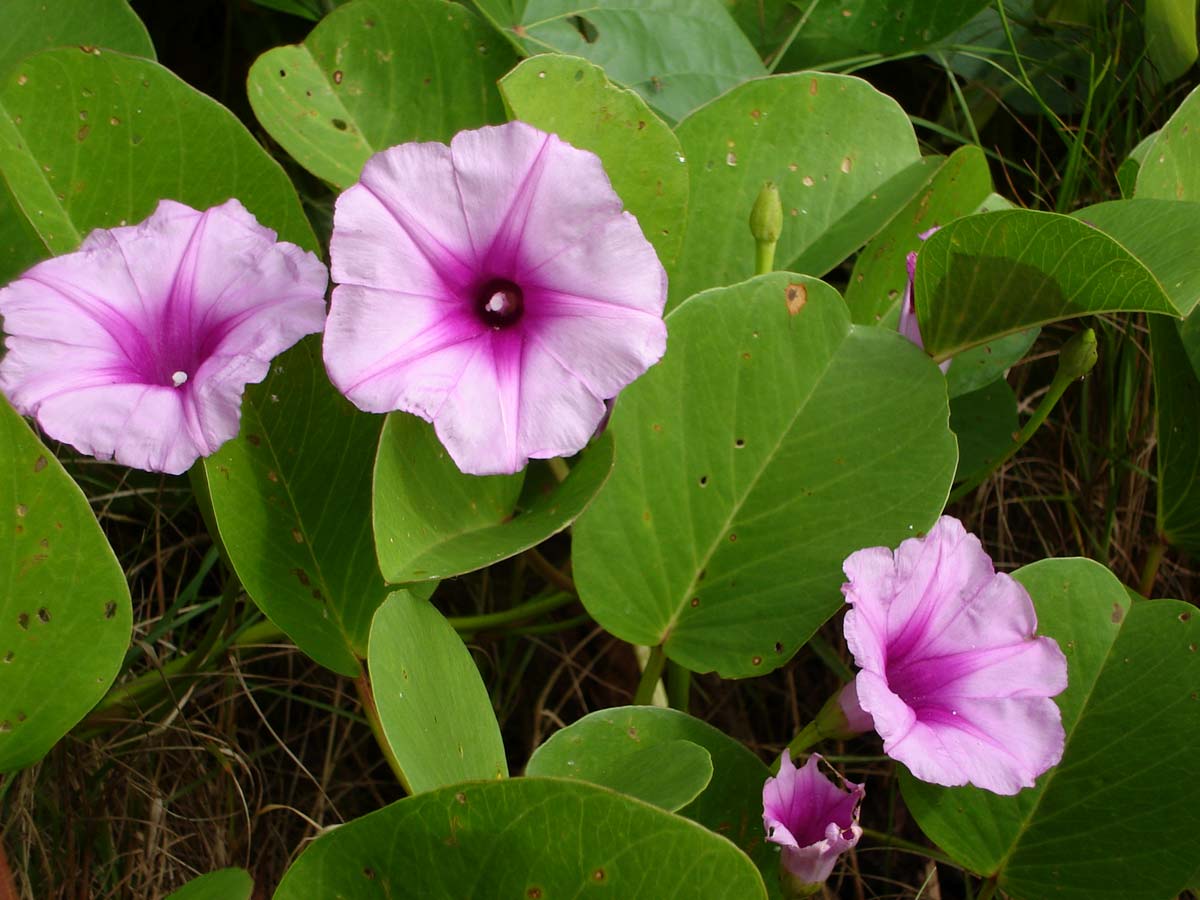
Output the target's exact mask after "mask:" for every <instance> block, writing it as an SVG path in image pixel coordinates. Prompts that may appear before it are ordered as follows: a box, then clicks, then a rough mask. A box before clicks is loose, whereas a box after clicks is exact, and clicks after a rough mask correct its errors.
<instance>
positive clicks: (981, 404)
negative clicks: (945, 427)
mask: <svg viewBox="0 0 1200 900" xmlns="http://www.w3.org/2000/svg"><path fill="white" fill-rule="evenodd" d="M950 430H951V431H953V432H954V434H955V436H956V437H957V438H958V471H957V472H955V473H954V480H955V481H963V480H965V479H968V478H972V477H974V476H976V475H981V474H983V473H984V472H986V471H987V470H988V469H990V468H991V467H992V466H993V465H995V463H996V461H997V460H998V459H999V458H1000V457H1001V456H1002V455H1003V454H1004V451H1005V450H1007V449H1008V448H1009V447H1010V446H1011V445H1012V442H1013V435H1014V434H1016V433H1017V431H1019V430H1020V425H1019V424H1018V422H1017V398H1016V396H1015V395H1014V394H1013V390H1012V388H1011V387H1009V386H1008V382H1007V381H1005V380H1004V379H1003V378H997V379H995V380H994V381H991V382H990V383H988V384H987V385H986V386H984V387H982V388H979V390H976V391H971V392H970V393H969V394H962V395H960V396H958V397H951V398H950Z"/></svg>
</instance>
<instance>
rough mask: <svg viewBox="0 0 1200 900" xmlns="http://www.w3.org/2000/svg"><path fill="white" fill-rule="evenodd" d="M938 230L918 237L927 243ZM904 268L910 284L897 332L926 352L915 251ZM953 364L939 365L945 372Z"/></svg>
mask: <svg viewBox="0 0 1200 900" xmlns="http://www.w3.org/2000/svg"><path fill="white" fill-rule="evenodd" d="M937 230H938V228H937V226H934V227H933V228H930V229H929V230H928V231H922V232H921V233H920V234H919V235H917V237H919V238H920V239H921V240H923V241H927V240H929V238H930V236H931V235H933V234H934V233H935V232H936V231H937ZM904 266H905V268H906V269H907V270H908V283H907V284H906V285H905V287H904V298H903V299H902V300H901V301H900V323H899V324H898V325H897V326H896V330H897V331H899V332H900V333H901V334H902V335H904V336H905V337H906V338H908V339H909V340H910V341H912V342H913V343H914V344H916V345H917V346H918V347H920V348H921V349H922V350H924V349H925V342H924V341H923V340H922V339H921V328H920V326H919V325H918V324H917V304H916V298H915V296H914V288H913V281H914V280H915V279H916V277H917V254H916V252H915V251H914V252H912V253H909V254H907V255H906V256H905V257H904ZM951 362H952V360H949V359H947V360H944V361H943V362H941V363H939V364H938V368H939V369H941V370H942V371H943V372H945V371H946V370H947V369H949V368H950V363H951Z"/></svg>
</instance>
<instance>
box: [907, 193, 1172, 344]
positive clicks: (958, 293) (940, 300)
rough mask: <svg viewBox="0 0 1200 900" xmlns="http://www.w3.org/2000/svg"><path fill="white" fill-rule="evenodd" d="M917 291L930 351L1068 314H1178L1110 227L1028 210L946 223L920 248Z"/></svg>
mask: <svg viewBox="0 0 1200 900" xmlns="http://www.w3.org/2000/svg"><path fill="white" fill-rule="evenodd" d="M915 290H916V296H917V297H919V298H920V300H919V301H918V303H917V318H918V321H919V323H920V327H921V337H922V339H923V340H924V342H925V349H926V350H927V351H928V352H929V353H930V354H932V355H933V357H934V358H935V359H948V358H949V357H952V356H955V355H957V354H959V353H962V352H963V351H964V350H969V349H970V348H971V347H975V346H978V345H980V344H985V343H987V342H989V341H992V340H995V339H996V338H998V337H1003V336H1004V335H1007V334H1012V333H1013V332H1016V331H1022V330H1024V329H1027V328H1031V327H1033V326H1035V325H1045V324H1046V323H1048V322H1055V321H1058V320H1060V319H1069V318H1072V317H1074V316H1084V315H1090V314H1093V313H1102V312H1161V313H1168V314H1172V315H1178V314H1179V310H1178V309H1177V308H1176V307H1175V305H1174V304H1173V303H1172V302H1171V299H1170V298H1169V297H1168V296H1167V295H1166V294H1165V293H1164V292H1163V289H1162V287H1161V285H1159V283H1158V282H1157V281H1156V280H1155V278H1154V276H1153V275H1152V274H1151V273H1150V272H1149V271H1148V270H1147V269H1146V267H1145V266H1144V265H1143V264H1142V263H1141V262H1139V261H1138V259H1137V258H1136V257H1134V256H1133V255H1132V254H1130V253H1129V251H1127V250H1126V249H1125V248H1124V247H1122V246H1121V245H1120V244H1118V243H1117V242H1116V241H1114V240H1113V239H1112V238H1110V237H1108V235H1106V234H1104V233H1103V232H1101V231H1100V230H1098V229H1096V228H1092V227H1090V226H1088V225H1085V224H1084V223H1082V222H1080V221H1078V220H1077V219H1072V218H1070V217H1069V216H1062V215H1058V214H1057V213H1047V212H1032V211H1029V210H1009V211H1007V212H1004V211H1001V212H989V213H984V214H982V215H976V216H968V217H967V218H965V219H959V220H958V221H957V222H952V223H951V224H950V225H947V226H946V227H945V228H943V229H942V230H941V231H939V232H938V233H937V234H935V235H933V236H932V237H931V238H930V239H929V240H928V241H926V242H925V247H924V248H923V249H922V250H921V261H920V264H919V265H918V266H917V278H916V286H915Z"/></svg>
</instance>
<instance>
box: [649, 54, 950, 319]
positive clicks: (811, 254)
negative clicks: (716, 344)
mask: <svg viewBox="0 0 1200 900" xmlns="http://www.w3.org/2000/svg"><path fill="white" fill-rule="evenodd" d="M676 132H677V134H678V135H679V141H680V143H681V144H682V145H683V153H684V156H685V157H687V160H688V168H689V171H690V173H691V183H692V194H691V200H690V202H689V204H688V224H687V229H686V232H685V234H684V242H683V252H682V254H681V255H680V259H679V264H678V266H677V267H676V272H675V273H674V278H673V279H672V281H671V301H670V302H671V303H672V304H677V303H679V302H680V301H682V300H683V299H684V298H686V297H689V296H691V295H692V294H694V293H696V292H697V291H702V290H705V289H707V288H711V287H714V286H717V285H723V284H731V283H733V282H737V281H742V280H743V279H745V278H748V277H749V276H750V275H752V274H754V238H753V237H752V236H751V234H750V228H749V226H748V225H747V219H748V218H749V216H750V210H751V208H752V207H753V205H754V201H755V199H756V198H757V197H758V194H759V191H761V190H762V186H763V184H764V182H768V181H770V182H773V183H774V184H775V185H777V186H778V187H779V194H780V200H781V201H782V203H783V210H784V221H783V233H782V235H781V236H780V239H779V244H778V247H777V249H776V256H775V261H776V264H777V266H778V268H780V269H786V270H792V271H800V272H807V273H809V274H812V275H821V274H823V273H824V272H825V271H827V270H828V269H829V268H830V267H832V266H833V265H836V264H837V263H838V262H840V261H841V260H842V259H845V258H846V257H847V256H849V255H850V254H851V253H853V252H854V251H855V250H857V249H858V248H859V247H861V246H862V245H863V244H864V243H866V241H867V240H868V239H870V238H871V237H872V236H873V235H874V234H875V233H876V232H877V231H878V230H879V229H880V227H882V225H883V224H885V223H886V222H887V221H888V220H889V219H890V218H891V217H892V216H893V215H894V214H895V213H896V211H897V210H899V209H900V208H902V207H903V206H904V205H905V204H906V203H907V202H908V200H909V199H910V198H911V197H912V196H913V194H914V193H915V192H916V191H917V190H919V188H920V186H921V184H922V183H924V181H925V180H926V178H927V177H928V172H927V167H926V166H925V164H923V163H921V161H920V153H919V152H918V150H917V139H916V136H915V135H914V134H913V129H912V125H911V124H909V121H908V116H906V115H905V113H904V110H902V109H901V108H900V105H899V104H898V103H896V101H895V100H893V99H892V98H891V97H888V96H885V95H884V94H881V93H879V91H877V90H875V88H873V87H871V86H870V85H869V84H868V83H867V82H865V81H863V80H862V79H859V78H852V77H849V76H846V75H826V74H822V73H816V72H807V73H802V74H795V75H779V76H773V77H771V78H760V79H758V80H756V81H751V82H749V83H747V84H744V85H742V86H740V87H738V88H735V89H734V90H732V91H730V92H729V93H727V94H725V95H724V96H722V97H720V98H718V99H716V100H714V101H713V102H712V103H709V104H708V105H707V106H705V107H703V108H701V109H698V110H697V111H696V112H695V113H693V114H692V115H690V116H689V117H688V118H687V119H685V120H684V121H682V122H680V123H679V127H678V129H677V130H676ZM894 177H898V178H899V182H900V184H899V187H893V188H892V189H891V190H890V191H888V192H886V196H885V197H882V198H879V199H876V198H875V196H874V195H876V194H878V192H880V191H881V190H882V189H883V188H884V186H885V184H886V183H887V182H888V181H889V180H890V179H892V178H894ZM845 219H850V221H851V227H842V226H843V224H844V223H843V220H845ZM831 233H832V237H831V236H830V234H831Z"/></svg>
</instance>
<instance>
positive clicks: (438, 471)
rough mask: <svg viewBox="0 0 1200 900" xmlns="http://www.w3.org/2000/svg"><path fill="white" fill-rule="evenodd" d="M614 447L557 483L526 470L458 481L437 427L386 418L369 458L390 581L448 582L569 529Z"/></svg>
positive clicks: (605, 441) (600, 449)
mask: <svg viewBox="0 0 1200 900" xmlns="http://www.w3.org/2000/svg"><path fill="white" fill-rule="evenodd" d="M612 461H613V446H612V439H611V437H610V436H608V435H603V436H601V437H600V438H599V439H598V440H596V441H594V442H593V443H592V445H591V446H590V447H589V448H588V449H587V450H585V451H584V452H583V453H582V454H581V455H580V456H579V458H578V460H577V462H576V464H575V465H574V467H573V468H572V469H571V474H570V475H569V476H568V477H567V479H566V481H564V482H563V483H562V484H561V485H557V486H552V485H549V484H545V483H538V484H529V483H527V481H529V479H527V473H528V471H529V470H526V471H525V472H519V473H517V474H516V475H489V476H486V477H482V478H481V477H478V476H475V475H464V474H463V473H462V472H460V471H459V469H458V466H456V465H455V464H454V460H452V459H451V458H450V455H449V454H448V453H447V452H446V450H445V448H444V447H442V445H441V442H440V441H438V438H437V435H436V434H435V433H434V430H433V426H431V425H429V424H428V423H427V422H424V421H423V420H421V419H419V418H417V417H416V416H410V415H408V414H407V413H393V414H391V415H390V416H388V417H387V424H386V425H385V426H384V428H383V436H382V437H381V438H380V441H379V455H378V457H377V458H376V460H375V502H374V507H373V509H374V523H375V548H376V551H377V553H378V555H379V564H380V566H382V567H383V574H384V577H386V578H387V580H388V581H390V582H393V583H401V582H408V581H427V580H429V579H435V578H448V577H449V576H451V575H461V574H463V573H465V572H473V571H474V570H476V569H482V568H484V567H486V566H490V565H492V564H493V563H496V562H499V561H500V560H502V559H507V558H508V557H510V556H514V555H516V554H517V553H520V552H521V551H522V550H528V549H529V548H530V547H533V546H536V545H537V544H540V543H541V542H542V541H544V540H545V539H546V538H548V537H550V536H551V535H553V534H556V533H557V532H559V531H562V530H563V529H564V528H566V527H567V526H568V525H570V524H571V523H572V522H573V521H575V518H576V517H577V516H578V515H579V514H580V513H581V512H583V510H584V509H585V508H586V507H587V505H588V504H589V503H591V502H592V498H593V497H595V496H596V493H597V492H598V491H599V490H600V488H601V487H603V485H604V482H605V481H606V480H607V479H608V474H609V472H610V471H611V469H612Z"/></svg>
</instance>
